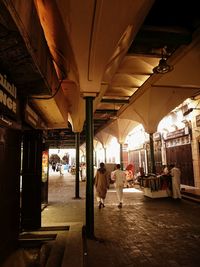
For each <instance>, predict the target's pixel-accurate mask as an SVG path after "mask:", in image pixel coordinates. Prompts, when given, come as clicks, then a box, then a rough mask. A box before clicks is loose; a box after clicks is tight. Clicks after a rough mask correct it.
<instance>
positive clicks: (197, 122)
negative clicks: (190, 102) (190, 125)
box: [196, 115, 200, 127]
mask: <svg viewBox="0 0 200 267" xmlns="http://www.w3.org/2000/svg"><path fill="white" fill-rule="evenodd" d="M196 126H197V127H200V115H197V116H196Z"/></svg>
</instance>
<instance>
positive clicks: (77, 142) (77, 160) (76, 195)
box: [75, 132, 80, 199]
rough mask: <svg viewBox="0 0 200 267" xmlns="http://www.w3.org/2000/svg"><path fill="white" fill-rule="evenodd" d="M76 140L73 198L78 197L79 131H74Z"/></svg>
mask: <svg viewBox="0 0 200 267" xmlns="http://www.w3.org/2000/svg"><path fill="white" fill-rule="evenodd" d="M75 142H76V181H75V182H76V183H75V199H76V198H80V196H79V165H80V162H79V157H80V156H79V146H80V133H78V132H77V133H75Z"/></svg>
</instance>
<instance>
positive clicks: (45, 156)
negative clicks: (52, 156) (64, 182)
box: [42, 151, 49, 183]
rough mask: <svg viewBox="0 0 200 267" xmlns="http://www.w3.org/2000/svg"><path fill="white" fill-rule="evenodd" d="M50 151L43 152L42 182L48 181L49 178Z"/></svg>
mask: <svg viewBox="0 0 200 267" xmlns="http://www.w3.org/2000/svg"><path fill="white" fill-rule="evenodd" d="M48 158H49V156H48V151H43V152H42V182H43V183H45V182H47V179H48Z"/></svg>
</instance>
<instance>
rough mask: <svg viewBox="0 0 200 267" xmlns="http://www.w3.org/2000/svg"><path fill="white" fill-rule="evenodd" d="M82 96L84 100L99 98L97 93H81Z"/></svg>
mask: <svg viewBox="0 0 200 267" xmlns="http://www.w3.org/2000/svg"><path fill="white" fill-rule="evenodd" d="M81 96H82V97H83V98H86V97H92V98H95V97H97V96H98V93H96V92H82V93H81Z"/></svg>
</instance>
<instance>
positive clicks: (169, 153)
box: [166, 144, 194, 186]
mask: <svg viewBox="0 0 200 267" xmlns="http://www.w3.org/2000/svg"><path fill="white" fill-rule="evenodd" d="M166 157H167V163H168V164H170V163H175V164H176V165H177V167H179V168H180V170H181V184H184V185H189V186H194V173H193V165H192V150H191V145H190V144H187V145H181V146H174V147H168V148H166Z"/></svg>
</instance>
